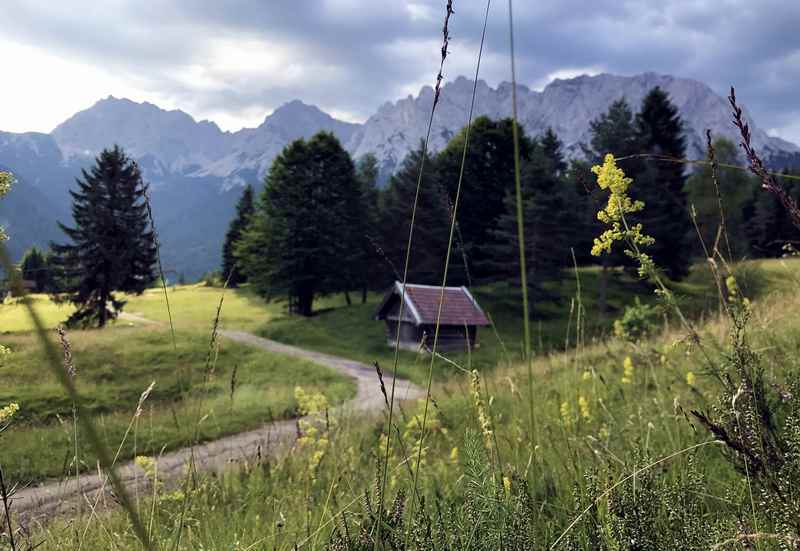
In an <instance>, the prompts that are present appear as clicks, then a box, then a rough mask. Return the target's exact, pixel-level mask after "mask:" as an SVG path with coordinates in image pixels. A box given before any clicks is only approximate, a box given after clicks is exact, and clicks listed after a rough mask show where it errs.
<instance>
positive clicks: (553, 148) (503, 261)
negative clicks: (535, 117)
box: [482, 129, 579, 304]
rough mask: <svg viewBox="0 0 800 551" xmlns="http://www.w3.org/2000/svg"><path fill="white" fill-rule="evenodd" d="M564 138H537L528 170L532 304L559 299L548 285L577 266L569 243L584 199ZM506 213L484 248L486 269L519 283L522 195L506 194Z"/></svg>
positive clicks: (524, 181)
mask: <svg viewBox="0 0 800 551" xmlns="http://www.w3.org/2000/svg"><path fill="white" fill-rule="evenodd" d="M565 172H566V163H565V162H564V159H563V155H562V152H561V142H560V141H559V139H558V137H557V136H556V135H555V133H554V132H553V131H552V130H550V129H548V131H547V132H546V133H545V134H544V135H543V136H542V137H541V139H535V140H533V141H532V142H531V152H530V153H529V159H528V161H526V162H525V165H524V166H523V170H522V182H521V184H522V189H521V191H522V202H523V207H522V210H523V220H524V230H523V231H524V238H525V239H524V240H525V248H526V251H525V258H526V269H527V281H528V287H529V289H528V291H529V296H531V297H532V303H533V304H535V303H536V302H540V301H542V300H545V299H553V298H557V296H558V294H557V293H554V292H553V291H552V290H550V289H548V288H547V287H546V284H547V283H548V282H551V281H557V280H558V279H559V278H560V274H561V269H562V268H564V267H566V266H568V265H569V264H571V257H570V254H569V246H570V241H571V239H572V238H574V237H575V233H574V232H573V231H572V228H574V220H575V215H574V213H573V212H572V208H573V207H575V206H576V204H577V203H578V201H579V198H578V197H577V195H576V194H575V193H574V191H575V190H574V187H572V186H570V185H569V183H568V181H567V179H566V175H565ZM504 205H505V211H504V212H503V213H502V214H501V215H500V217H499V218H498V220H497V223H496V229H494V230H493V231H491V235H490V241H489V242H488V243H487V244H486V245H484V246H483V247H482V251H483V253H484V254H483V257H484V258H485V260H484V261H483V264H482V266H483V267H484V272H485V273H487V274H492V277H493V278H494V279H499V280H506V281H511V282H514V283H515V284H517V285H519V280H520V275H519V274H520V268H519V264H520V262H519V240H518V239H517V208H516V196H515V194H514V193H513V191H512V190H509V191H508V192H507V193H506V198H505V203H504Z"/></svg>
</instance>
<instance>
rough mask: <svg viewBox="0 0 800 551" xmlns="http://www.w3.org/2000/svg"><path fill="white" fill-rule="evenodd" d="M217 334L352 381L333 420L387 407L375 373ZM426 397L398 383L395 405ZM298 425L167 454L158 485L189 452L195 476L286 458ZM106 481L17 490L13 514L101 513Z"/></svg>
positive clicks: (84, 479) (272, 426) (138, 481)
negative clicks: (350, 393) (93, 507)
mask: <svg viewBox="0 0 800 551" xmlns="http://www.w3.org/2000/svg"><path fill="white" fill-rule="evenodd" d="M119 317H120V318H121V319H124V320H128V321H135V322H138V323H141V324H146V325H161V323H160V322H156V321H153V320H149V319H147V318H143V317H141V316H138V315H136V314H127V313H122V314H120V316H119ZM219 334H220V335H221V336H223V337H225V338H227V339H230V340H232V341H235V342H239V343H242V344H246V345H249V346H254V347H256V348H260V349H262V350H266V351H268V352H276V353H279V354H284V355H286V356H291V357H295V358H301V359H304V360H309V361H311V362H314V363H316V364H319V365H323V366H326V367H329V368H331V369H333V370H335V371H337V372H338V373H340V374H342V375H345V376H347V377H351V378H353V379H355V380H356V384H357V390H356V396H355V397H354V398H352V399H351V400H348V401H346V402H345V403H343V404H342V405H340V406H338V407H336V408H334V410H333V411H332V412H331V413H332V414H333V415H346V414H353V413H360V414H364V413H370V412H378V411H381V410H382V409H384V408H385V407H386V404H385V401H384V397H383V394H382V392H381V388H380V382H379V381H378V377H377V375H376V373H375V369H374V368H372V367H370V366H368V365H366V364H363V363H361V362H356V361H353V360H348V359H345V358H340V357H338V356H332V355H330V354H323V353H320V352H314V351H311V350H305V349H303V348H299V347H297V346H291V345H287V344H283V343H279V342H276V341H272V340H269V339H265V338H262V337H258V336H256V335H253V334H251V333H246V332H244V331H233V330H225V329H222V330H220V331H219ZM383 379H384V384H385V385H386V390H387V392H391V385H392V377H391V376H390V375H384V377H383ZM424 395H425V391H424V389H422V388H420V387H419V386H417V385H415V384H413V383H411V382H409V381H406V380H404V379H397V383H396V388H395V398H396V400H398V401H399V400H410V399H416V398H419V397H422V396H424ZM297 421H298V419H297V418H295V419H286V420H281V421H274V422H272V423H267V424H265V425H263V426H261V427H259V428H257V429H254V430H249V431H246V432H240V433H237V434H232V435H229V436H225V437H222V438H219V439H217V440H212V441H209V442H205V443H203V444H198V445H197V446H194V449H192V448H181V449H178V450H175V451H172V452H169V453H165V454H163V455H162V456H161V457H159V458H158V459H157V463H158V476H159V479H161V480H169V479H175V478H177V477H180V476H181V475H183V473H184V467H185V466H186V465H187V464H188V462H189V459H190V457H191V454H192V452H193V453H194V463H195V466H196V468H197V470H198V471H211V470H221V469H223V468H225V467H226V466H228V465H231V464H240V463H243V462H246V461H252V460H254V459H255V458H257V457H259V456H267V455H268V456H272V457H274V456H276V455H279V454H281V453H285V452H286V451H288V450H289V449H290V444H291V443H292V442H294V440H295V438H296V437H297ZM117 473H118V474H119V477H120V479H121V480H122V481H123V483H124V484H125V486H126V487H127V488H128V490H129V491H130V492H131V493H132V494H134V493H135V492H136V491H138V490H140V489H143V488H145V487H146V485H147V484H146V481H145V480H144V473H143V472H142V470H141V469H140V468H139V467H137V466H136V465H134V463H133V462H132V461H129V462H126V463H124V464H121V465H119V466H118V467H117ZM104 481H105V477H103V476H100V475H99V474H98V473H93V474H84V475H81V476H80V477H79V478H78V479H77V480H76V479H75V477H72V478H71V479H68V480H61V481H57V482H46V483H44V484H42V485H39V486H29V487H26V488H19V489H18V490H17V492H16V493H15V495H14V504H13V511H14V512H15V513H16V514H17V515H18V516H19V517H21V519H22V520H24V521H25V522H31V521H34V522H36V521H39V522H43V521H45V520H46V519H48V518H49V517H51V516H52V515H54V514H68V513H70V512H71V511H74V510H75V509H76V508H77V507H79V506H80V507H82V508H84V509H86V508H87V507H88V505H87V503H89V502H91V503H94V502H95V501H96V500H97V499H98V497H99V498H100V505H101V507H102V506H103V505H108V504H109V503H113V497H112V496H111V493H110V492H109V489H108V488H107V487H106V488H105V490H104V491H102V493H101V490H103V488H104Z"/></svg>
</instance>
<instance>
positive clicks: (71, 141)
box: [0, 73, 800, 278]
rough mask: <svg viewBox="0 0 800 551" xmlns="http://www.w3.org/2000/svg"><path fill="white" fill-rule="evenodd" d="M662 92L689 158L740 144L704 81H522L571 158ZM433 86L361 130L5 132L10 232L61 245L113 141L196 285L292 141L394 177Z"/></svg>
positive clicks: (456, 116)
mask: <svg viewBox="0 0 800 551" xmlns="http://www.w3.org/2000/svg"><path fill="white" fill-rule="evenodd" d="M473 86H474V82H473V81H471V80H469V79H466V78H464V77H458V78H456V79H455V80H453V81H452V82H449V83H448V84H446V85H445V86H444V88H443V90H442V94H441V99H440V103H439V105H438V106H437V111H436V116H435V117H434V121H433V127H432V133H431V142H430V145H431V149H432V150H433V151H437V150H440V149H441V148H443V147H444V146H445V145H446V144H447V142H448V140H449V139H450V138H451V137H452V136H453V135H454V134H455V133H456V132H458V131H459V129H461V128H462V127H463V126H464V125H465V124H466V122H467V113H468V108H469V102H470V99H471V96H472V90H473ZM655 86H660V87H661V88H662V89H663V90H665V91H666V92H667V93H668V94H669V96H670V98H671V100H672V102H673V103H674V104H675V105H676V106H677V107H678V109H679V111H680V114H681V116H682V118H683V120H684V124H685V134H686V138H687V144H688V151H687V154H688V156H689V157H691V158H702V157H703V156H704V155H705V151H704V143H705V137H704V132H705V129H706V128H710V129H711V131H712V132H713V133H714V135H716V136H726V137H729V138H731V139H733V140H736V135H735V132H734V128H733V126H732V125H731V124H730V110H729V107H728V104H727V101H726V100H725V99H724V98H723V97H722V96H720V95H719V94H717V93H715V92H714V91H713V90H712V89H711V88H709V87H708V86H707V85H705V84H703V83H701V82H698V81H696V80H691V79H684V78H677V77H673V76H669V75H660V74H655V73H644V74H640V75H635V76H627V77H626V76H616V75H610V74H601V75H596V76H585V75H584V76H579V77H576V78H571V79H556V80H554V81H553V82H551V83H550V84H549V85H547V86H546V87H545V88H544V89H543V90H542V91H535V90H531V89H529V88H527V87H525V86H520V85H518V88H517V100H518V113H519V119H520V121H521V123H522V125H523V126H524V128H525V130H526V131H527V133H528V134H530V135H537V134H540V133H542V132H543V131H544V130H546V129H547V128H548V127H551V128H553V129H554V130H555V131H556V133H557V134H558V135H559V137H560V138H561V140H562V141H563V142H564V144H565V149H566V152H567V154H568V156H570V157H578V156H580V155H581V154H582V148H581V144H586V143H588V142H589V141H590V133H589V123H590V121H591V120H593V119H595V118H597V117H598V116H599V115H601V114H602V113H603V112H605V111H606V110H607V109H608V106H609V105H610V104H611V102H613V101H615V100H617V99H619V98H622V97H624V98H626V99H627V101H628V103H629V104H630V105H631V107H632V108H633V109H634V110H636V109H637V108H638V106H639V105H640V103H641V100H642V98H643V97H644V96H645V94H647V92H648V91H649V90H651V89H652V88H653V87H655ZM475 90H476V98H475V99H476V103H475V112H476V115H487V116H489V117H492V118H500V117H507V116H509V114H510V113H511V96H512V94H511V92H512V87H511V84H509V83H501V84H500V85H499V86H497V87H496V88H493V87H491V86H489V85H488V84H486V83H485V82H484V81H478V83H477V86H476V87H475ZM432 101H433V89H432V88H431V87H429V86H425V87H423V88H422V89H421V90H420V92H419V94H418V95H417V96H416V97H415V96H411V95H409V96H408V97H406V98H403V99H400V100H398V101H395V102H386V103H385V104H383V105H382V106H381V107H380V108H379V109H378V110H377V112H376V113H375V114H374V115H372V116H371V117H369V119H367V121H366V122H364V123H363V124H353V123H349V122H344V121H341V120H337V119H335V118H334V117H332V116H330V115H329V114H327V113H325V112H323V111H322V110H320V109H319V108H317V107H315V106H313V105H307V104H305V103H303V102H302V101H299V100H295V101H291V102H289V103H286V104H284V105H282V106H280V107H279V108H277V109H276V110H275V111H274V112H272V113H271V114H270V115H268V116H267V117H266V118H265V119H264V122H263V123H262V124H260V125H259V126H258V127H256V128H244V129H242V130H239V131H237V132H224V131H222V130H221V129H220V128H219V127H218V126H217V125H216V124H215V123H213V122H210V121H199V122H198V121H196V120H195V119H194V118H192V117H191V116H190V115H188V114H187V113H185V112H183V111H180V110H171V111H167V110H164V109H161V108H159V107H158V106H156V105H153V104H151V103H147V102H145V103H137V102H134V101H131V100H129V99H124V98H115V97H113V96H109V97H108V98H105V99H102V100H100V101H98V102H97V103H95V104H94V105H93V106H92V107H90V108H89V109H86V110H84V111H81V112H79V113H76V114H75V115H73V116H72V117H70V118H69V119H68V120H66V121H64V122H63V123H61V124H59V125H58V126H57V127H56V128H55V129H54V130H53V131H52V132H51V133H50V134H41V133H8V132H0V169H5V170H11V171H12V172H14V174H15V176H16V177H17V180H18V182H17V185H16V186H15V187H14V188H13V190H12V192H11V193H10V194H9V195H8V196H7V197H6V198H4V199H3V201H0V225H4V226H6V227H7V230H8V233H9V235H11V236H12V240H11V241H10V242H9V245H10V246H11V250H12V254H14V255H15V256H16V257H18V256H19V255H21V254H22V252H23V251H24V250H25V249H26V248H28V247H29V246H31V245H34V244H38V245H45V246H46V244H47V243H48V242H49V241H50V240H58V239H63V237H62V235H61V232H60V230H59V229H58V227H57V225H56V220H59V221H62V222H65V223H69V222H70V221H71V217H70V210H69V209H70V201H69V195H68V191H69V189H70V188H71V187H72V186H73V185H74V179H75V177H76V176H78V175H79V174H80V170H81V169H82V168H85V167H87V166H89V165H90V164H91V163H92V162H93V160H94V157H95V156H96V155H97V154H98V153H99V152H100V151H101V150H102V149H103V148H104V147H108V146H110V145H113V144H115V143H116V144H119V145H121V146H123V147H124V148H125V149H126V150H127V151H128V153H129V154H130V155H131V156H132V157H133V158H135V159H136V160H137V161H138V163H139V165H140V167H141V168H142V170H143V173H144V175H145V178H146V179H147V181H148V182H149V183H150V185H151V192H152V198H153V210H154V215H155V218H156V224H157V229H158V232H159V235H160V239H161V243H162V256H163V261H164V265H165V269H167V270H168V271H169V272H170V273H168V274H167V275H168V276H171V277H175V276H176V275H177V274H178V273H183V274H185V275H186V276H187V277H188V278H195V277H198V276H199V275H201V274H202V273H203V272H204V271H207V270H210V269H214V268H216V267H217V266H218V264H219V256H220V249H221V243H222V239H223V236H224V233H225V229H226V228H227V225H228V222H229V220H230V218H231V217H232V214H233V206H234V204H235V202H236V199H237V198H238V195H239V193H240V189H241V187H242V186H243V185H244V184H246V183H252V184H256V185H257V186H258V185H259V184H260V182H261V181H262V180H263V176H264V174H265V173H266V171H267V170H268V169H269V166H270V163H271V162H272V160H273V159H274V158H275V156H276V155H278V153H279V152H280V151H281V150H282V149H283V147H284V146H286V145H287V144H288V143H289V142H291V141H292V140H295V139H297V138H308V137H310V136H312V135H313V134H315V133H316V132H319V131H320V130H326V131H330V132H333V133H334V134H335V135H336V136H337V137H338V138H339V139H340V141H341V142H342V143H343V144H344V145H345V147H346V148H347V149H348V151H350V153H351V154H352V155H353V157H354V158H359V157H361V156H362V155H365V154H367V153H370V152H371V153H374V154H375V155H376V156H377V158H378V161H379V163H380V168H381V180H382V181H383V182H385V181H386V180H388V177H389V176H390V175H391V174H392V173H393V171H394V170H395V169H396V168H397V167H398V166H399V164H400V163H401V162H402V160H403V158H404V157H405V155H406V154H407V153H408V152H409V151H410V150H412V149H413V148H416V147H417V146H418V145H419V142H420V140H421V139H422V138H423V137H424V135H425V132H426V129H427V122H428V118H429V115H430V108H431V103H432ZM748 119H749V120H750V123H751V131H752V135H753V144H754V146H755V147H756V149H757V150H758V151H759V153H761V154H762V156H763V157H764V158H765V160H766V161H767V163H769V164H770V165H771V166H775V167H778V168H783V167H784V166H800V147H798V146H797V145H795V144H792V143H790V142H787V141H785V140H782V139H780V138H776V137H772V136H769V135H767V133H766V132H765V131H764V130H762V129H760V128H759V127H758V126H757V125H756V124H755V123H754V122H753V121H752V119H751V118H749V117H748Z"/></svg>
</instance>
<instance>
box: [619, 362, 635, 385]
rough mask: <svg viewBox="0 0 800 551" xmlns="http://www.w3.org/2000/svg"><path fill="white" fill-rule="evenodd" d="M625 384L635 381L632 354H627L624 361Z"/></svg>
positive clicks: (623, 379) (623, 376)
mask: <svg viewBox="0 0 800 551" xmlns="http://www.w3.org/2000/svg"><path fill="white" fill-rule="evenodd" d="M620 382H621V383H622V384H623V385H629V384H631V383H632V382H633V360H632V359H631V357H630V356H625V359H624V360H623V362H622V380H621V381H620Z"/></svg>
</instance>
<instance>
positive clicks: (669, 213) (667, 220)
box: [626, 87, 692, 279]
mask: <svg viewBox="0 0 800 551" xmlns="http://www.w3.org/2000/svg"><path fill="white" fill-rule="evenodd" d="M636 140H637V142H638V144H639V146H640V147H641V148H642V152H643V153H650V154H655V155H664V156H667V157H671V158H674V159H683V158H684V157H685V156H686V140H685V138H684V136H683V122H682V121H681V118H680V115H679V114H678V108H677V107H675V106H674V105H673V104H672V103H671V102H670V100H669V96H668V95H667V93H666V92H664V91H663V90H661V88H658V87H656V88H653V89H652V90H651V91H650V92H649V93H648V94H647V96H645V98H644V100H643V101H642V108H641V111H640V112H639V114H638V115H637V116H636ZM626 168H627V167H626ZM633 178H634V182H635V183H634V185H633V187H632V188H631V197H633V198H634V199H639V200H641V201H644V204H645V208H644V210H642V211H641V212H640V213H638V214H636V215H635V216H633V217H632V220H631V221H632V222H633V223H637V222H639V223H641V224H642V225H643V226H644V228H645V230H646V231H647V233H648V235H651V236H652V237H653V238H654V239H655V243H654V244H653V245H652V246H650V247H648V251H647V253H648V254H649V255H650V256H651V257H652V258H653V260H654V261H655V263H656V265H657V266H659V267H660V268H662V269H663V270H664V271H665V272H666V274H667V275H668V276H669V277H670V278H672V279H681V278H683V277H685V276H686V275H687V274H688V273H689V265H690V261H691V248H690V246H689V242H688V239H689V236H690V232H691V231H692V222H691V219H690V217H689V210H688V207H687V200H686V190H685V186H686V175H685V171H684V167H683V165H682V164H681V163H676V162H668V161H659V160H651V161H649V162H647V163H645V164H644V166H643V167H642V169H641V170H640V171H639V172H638V173H637V174H635V175H634V176H633Z"/></svg>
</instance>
